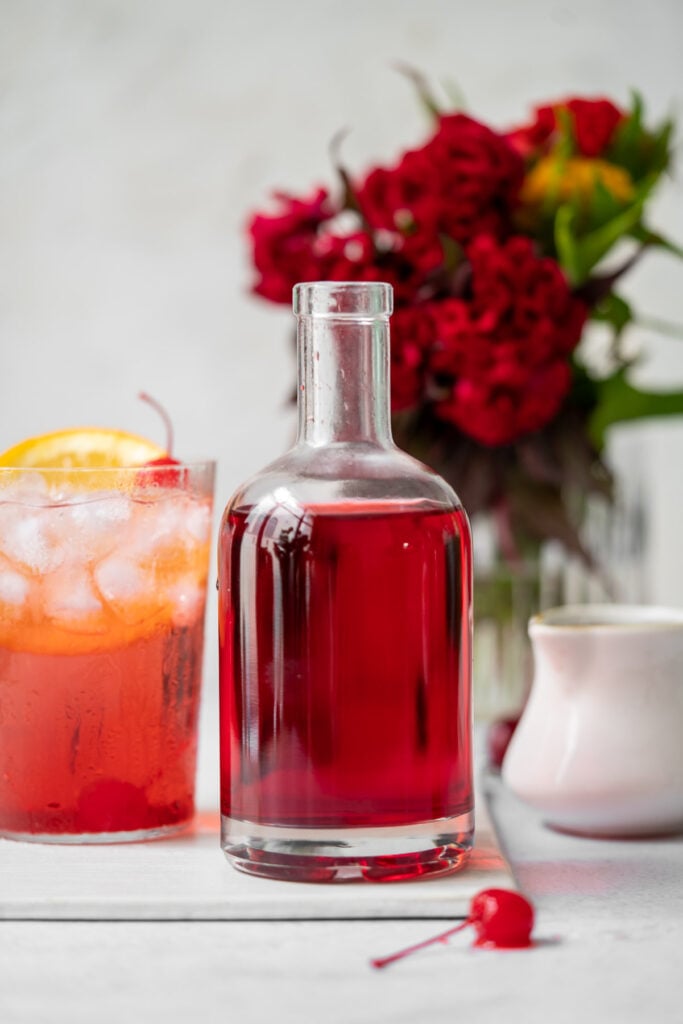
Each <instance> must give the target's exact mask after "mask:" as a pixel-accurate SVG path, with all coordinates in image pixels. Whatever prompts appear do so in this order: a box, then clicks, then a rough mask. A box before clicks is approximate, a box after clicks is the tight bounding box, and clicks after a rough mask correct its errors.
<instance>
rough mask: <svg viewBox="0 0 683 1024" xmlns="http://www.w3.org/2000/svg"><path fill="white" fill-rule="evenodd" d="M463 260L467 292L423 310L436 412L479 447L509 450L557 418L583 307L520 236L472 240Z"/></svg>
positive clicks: (548, 261)
mask: <svg viewBox="0 0 683 1024" xmlns="http://www.w3.org/2000/svg"><path fill="white" fill-rule="evenodd" d="M467 256H468V260H469V262H470V264H471V268H472V281H471V296H470V297H469V298H467V299H445V300H444V301H442V302H439V303H433V304H432V307H431V317H432V320H433V322H434V324H435V336H436V340H435V344H434V349H433V352H432V354H431V356H430V360H429V365H430V369H431V371H432V372H433V373H434V374H435V375H436V377H437V379H438V381H439V383H441V384H442V385H444V386H448V387H450V390H451V393H450V396H449V397H448V398H447V399H445V400H443V401H440V402H438V403H437V405H436V407H435V411H436V413H437V415H438V416H439V417H441V418H442V419H445V420H448V421H450V422H452V423H455V424H456V425H457V426H458V427H459V428H460V430H462V431H463V433H465V434H469V435H470V436H471V437H473V438H474V439H475V440H477V441H479V442H481V443H482V444H486V445H501V444H509V443H511V442H513V441H515V440H516V439H517V438H519V437H521V436H523V435H524V434H527V433H531V432H532V431H535V430H539V429H540V428H541V427H544V426H545V425H546V423H548V422H549V421H550V420H551V419H552V418H553V416H555V415H556V413H557V412H558V410H559V408H560V405H561V404H562V401H563V399H564V397H565V395H566V394H567V392H568V391H569V388H570V385H571V369H570V365H569V358H568V357H569V355H570V354H571V352H572V351H573V349H574V347H575V346H576V344H577V342H578V341H579V338H580V335H581V329H582V327H583V324H584V321H585V316H586V309H585V307H584V305H583V303H581V302H579V301H578V300H577V299H575V298H574V297H573V296H572V295H571V293H570V291H569V288H568V287H567V284H566V281H565V279H564V277H563V276H562V273H561V271H560V268H559V267H558V265H557V264H556V263H555V261H554V260H551V259H549V258H539V257H537V256H536V255H535V254H534V251H533V246H532V243H531V241H530V240H529V239H527V238H522V237H515V238H511V239H510V240H509V241H508V242H507V243H502V244H500V243H498V242H496V241H495V240H493V239H492V238H490V237H479V238H477V239H475V241H474V242H473V244H472V245H471V246H470V247H469V249H468V251H467Z"/></svg>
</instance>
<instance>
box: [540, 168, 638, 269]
mask: <svg viewBox="0 0 683 1024" xmlns="http://www.w3.org/2000/svg"><path fill="white" fill-rule="evenodd" d="M656 180H657V179H656V177H655V176H651V177H649V178H647V179H646V180H644V181H643V182H642V183H641V184H640V186H639V188H638V190H637V192H636V198H635V200H634V202H633V203H631V205H630V206H627V207H626V208H625V209H623V210H622V211H621V212H620V213H618V214H617V215H616V217H612V219H611V220H609V221H607V223H606V224H602V225H600V227H598V228H595V229H594V230H593V231H589V232H588V234H585V235H582V236H580V237H578V236H577V233H576V232H575V230H574V226H575V223H576V216H575V214H574V212H573V211H572V210H571V208H570V207H568V206H561V207H560V208H559V209H558V211H557V214H556V217H555V246H556V248H557V253H558V257H559V260H560V263H561V265H562V267H563V268H564V270H565V271H566V273H567V275H568V277H569V280H570V282H571V283H572V284H573V285H574V286H576V285H580V284H582V283H583V282H584V281H585V280H586V278H587V277H588V275H589V273H590V271H591V270H592V269H593V267H594V266H595V265H596V263H598V262H599V261H600V260H601V259H602V258H603V256H606V255H607V253H608V252H609V250H610V249H611V248H612V246H613V245H614V244H615V243H616V242H618V241H619V239H620V238H623V237H624V235H632V234H633V232H634V230H635V229H636V228H637V227H638V225H639V224H640V219H641V216H642V212H643V204H644V202H645V200H646V199H647V197H648V195H649V193H650V191H651V190H652V188H654V185H655V184H656Z"/></svg>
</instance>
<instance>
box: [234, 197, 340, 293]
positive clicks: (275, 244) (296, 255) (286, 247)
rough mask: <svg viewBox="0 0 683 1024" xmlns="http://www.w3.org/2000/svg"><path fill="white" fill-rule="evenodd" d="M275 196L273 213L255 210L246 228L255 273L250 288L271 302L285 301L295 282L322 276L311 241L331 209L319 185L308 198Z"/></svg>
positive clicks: (330, 213) (331, 211)
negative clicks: (275, 209)
mask: <svg viewBox="0 0 683 1024" xmlns="http://www.w3.org/2000/svg"><path fill="white" fill-rule="evenodd" d="M275 198H276V199H277V201H278V203H279V209H278V210H277V212H275V213H273V214H264V213H257V214H256V215H255V216H254V217H253V218H252V220H251V222H250V224H249V227H248V231H249V234H250V235H251V238H252V242H253V258H254V266H255V267H256V270H257V271H258V274H259V277H258V279H257V281H256V283H255V284H254V288H253V290H254V291H255V292H256V293H257V294H258V295H262V296H263V297H264V298H266V299H270V301H271V302H286V303H289V302H291V301H292V288H293V286H294V285H295V284H296V283H297V282H298V281H312V280H315V279H316V278H320V277H324V274H321V273H320V264H319V261H318V259H317V257H316V255H315V252H314V243H315V240H316V236H317V232H318V229H319V228H320V225H321V224H323V223H324V222H325V220H327V219H328V218H329V217H331V216H332V214H333V213H334V210H333V208H332V204H331V202H330V199H329V196H328V194H327V192H326V191H325V190H324V189H322V188H320V189H318V190H317V191H316V192H315V193H314V194H313V195H312V196H311V197H310V198H308V199H297V198H296V197H295V196H290V195H287V194H285V193H282V192H278V193H276V194H275Z"/></svg>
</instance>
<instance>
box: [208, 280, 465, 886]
mask: <svg viewBox="0 0 683 1024" xmlns="http://www.w3.org/2000/svg"><path fill="white" fill-rule="evenodd" d="M391 310H392V289H391V286H390V285H388V284H382V283H374V282H373V283H358V282H350V283H347V282H324V281H321V282H314V283H309V284H300V285H297V286H296V288H295V290H294V311H295V314H296V316H297V321H298V353H299V355H298V358H299V384H298V408H299V431H298V436H297V439H296V443H295V444H294V447H293V448H292V449H291V450H290V451H288V452H287V453H286V454H285V455H284V456H283V457H282V458H280V459H278V460H277V461H276V462H274V463H272V464H271V465H270V466H268V467H267V468H266V469H265V470H263V471H262V472H261V473H259V474H258V475H257V476H255V477H253V478H252V479H251V480H249V481H248V482H247V483H246V484H244V485H243V486H242V487H240V488H239V490H238V491H237V492H236V493H235V494H234V495H233V497H232V499H231V501H230V502H229V504H228V507H227V509H226V511H225V514H224V517H223V521H222V524H221V530H220V537H219V615H220V621H219V633H220V691H221V805H222V806H221V817H222V845H223V849H224V850H225V853H226V854H227V856H228V858H229V859H230V860H231V862H232V863H233V864H234V866H235V867H237V868H240V869H242V870H244V871H247V872H249V873H251V874H256V875H263V876H267V877H272V878H282V879H291V880H299V881H346V880H349V879H354V878H358V879H368V880H399V879H409V878H414V877H417V876H421V875H426V874H431V873H439V872H446V871H452V870H454V869H456V868H457V867H459V866H461V864H462V863H463V861H464V860H465V858H466V856H467V852H468V850H469V849H470V847H471V843H472V834H473V799H472V769H471V696H470V690H471V682H470V675H471V537H470V529H469V524H468V521H467V517H466V515H465V512H464V510H463V509H462V506H461V505H460V502H459V501H458V498H457V497H456V495H455V494H454V493H453V491H452V490H451V488H450V487H449V486H448V484H446V483H445V481H444V480H442V479H441V478H440V477H439V476H437V475H436V474H435V473H433V472H432V471H431V470H430V469H428V468H427V467H426V466H423V465H422V464H421V463H419V462H417V461H416V460H415V459H413V458H411V457H410V456H408V455H406V454H405V453H404V452H402V451H400V450H399V449H398V448H397V447H396V446H395V445H394V443H393V441H392V438H391V427H390V418H389V315H390V313H391Z"/></svg>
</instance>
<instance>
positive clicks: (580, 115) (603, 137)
mask: <svg viewBox="0 0 683 1024" xmlns="http://www.w3.org/2000/svg"><path fill="white" fill-rule="evenodd" d="M567 109H568V110H570V111H571V113H572V114H573V116H574V134H575V136H576V145H577V146H578V149H579V152H580V153H583V155H584V156H600V154H601V153H604V151H605V150H606V149H607V147H608V146H609V144H610V142H611V141H612V138H613V136H614V132H615V130H616V128H617V126H618V125H619V124H620V122H621V121H622V119H623V117H624V114H623V113H622V111H621V110H619V108H618V107H615V105H614V104H613V103H611V102H610V100H606V99H596V100H584V99H579V98H576V99H571V100H569V101H568V103H567Z"/></svg>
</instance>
